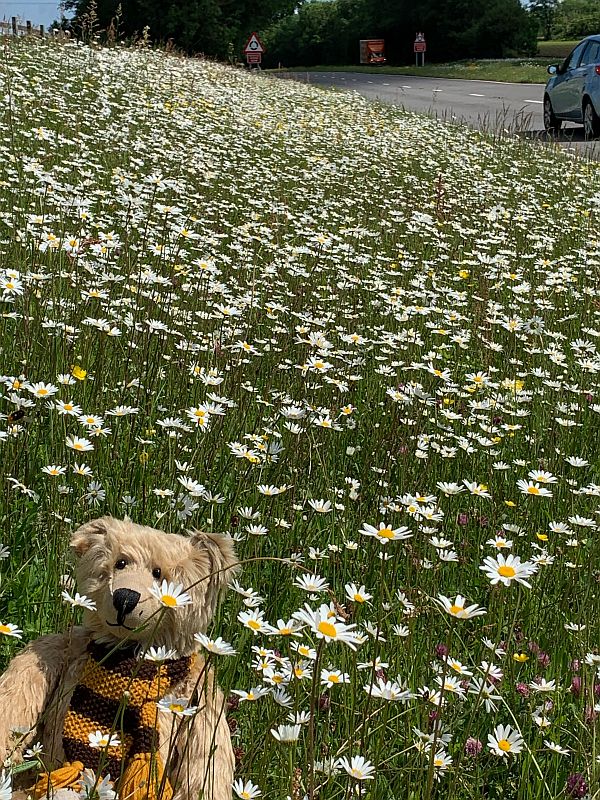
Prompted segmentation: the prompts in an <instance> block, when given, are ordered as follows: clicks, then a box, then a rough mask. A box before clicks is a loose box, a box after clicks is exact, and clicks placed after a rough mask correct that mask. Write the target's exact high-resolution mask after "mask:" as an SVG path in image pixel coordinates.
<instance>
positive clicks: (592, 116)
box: [544, 34, 600, 139]
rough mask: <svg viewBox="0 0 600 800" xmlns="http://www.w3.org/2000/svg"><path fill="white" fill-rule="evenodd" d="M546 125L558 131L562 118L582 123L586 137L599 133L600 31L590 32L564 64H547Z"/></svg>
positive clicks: (554, 132)
mask: <svg viewBox="0 0 600 800" xmlns="http://www.w3.org/2000/svg"><path fill="white" fill-rule="evenodd" d="M548 73H549V75H550V76H551V77H550V78H549V80H548V83H547V84H546V88H545V90H544V128H545V129H546V131H547V132H548V133H551V134H556V133H558V131H559V130H560V128H561V126H562V124H563V122H579V123H582V124H583V128H584V134H585V138H586V139H595V138H597V137H599V136H600V34H598V35H595V36H588V37H586V38H585V39H584V40H583V41H581V42H579V44H578V45H577V46H576V47H575V48H574V49H573V50H572V51H571V52H570V53H569V55H568V56H567V58H566V59H565V60H564V61H563V63H562V64H552V65H551V66H549V67H548Z"/></svg>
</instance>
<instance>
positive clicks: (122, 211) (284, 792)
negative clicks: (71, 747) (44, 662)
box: [0, 41, 600, 800]
mask: <svg viewBox="0 0 600 800" xmlns="http://www.w3.org/2000/svg"><path fill="white" fill-rule="evenodd" d="M0 91H1V94H2V97H3V102H2V104H1V105H0V124H1V125H2V128H3V130H5V131H8V132H9V135H7V136H5V137H3V138H2V139H1V140H0V155H1V158H0V251H1V255H2V261H1V272H0V299H1V310H2V313H1V314H0V348H1V352H2V373H3V375H2V379H1V380H2V388H3V392H2V397H1V398H0V410H1V412H2V415H1V419H0V448H1V454H2V459H1V461H0V516H1V519H2V530H3V534H2V536H3V545H4V547H3V549H2V551H1V553H2V560H1V566H0V576H1V583H0V609H1V614H2V616H1V618H0V620H1V622H2V627H1V628H0V644H1V646H2V652H1V657H2V660H3V661H4V662H6V660H7V659H8V658H10V656H11V654H12V653H13V652H14V651H15V648H17V647H21V646H22V642H21V641H19V638H18V637H19V636H22V639H23V641H27V640H31V639H33V638H35V637H36V636H38V635H39V634H40V633H44V632H48V631H52V630H56V629H62V628H64V627H65V626H66V625H68V624H69V623H70V622H72V621H73V613H76V612H73V611H72V609H71V608H70V607H68V608H67V607H65V606H62V605H61V601H60V592H61V587H62V586H64V583H65V580H67V581H68V578H67V579H65V578H64V577H63V576H65V575H66V576H69V575H71V574H72V562H71V560H70V558H69V556H68V553H67V550H68V548H67V543H68V539H69V534H70V532H71V531H72V530H73V528H74V527H75V526H77V525H79V524H80V523H82V522H84V521H86V520H89V519H91V518H94V517H97V516H99V515H102V514H106V513H111V514H114V515H117V516H120V517H122V516H124V515H130V516H131V517H132V518H133V519H134V520H135V521H137V522H144V523H146V524H149V525H154V526H156V527H160V528H162V529H164V530H170V531H183V530H185V529H189V528H191V527H198V528H202V529H207V530H215V531H228V532H230V533H231V534H232V535H233V536H234V537H235V540H236V546H237V549H238V553H239V556H240V558H241V559H242V561H243V562H245V566H244V569H243V571H242V573H241V575H240V578H239V580H240V583H239V585H238V586H237V587H236V588H235V590H234V591H232V592H230V594H229V595H228V598H227V599H226V601H225V605H224V606H223V609H222V611H221V612H220V614H219V618H218V619H217V620H216V622H215V625H214V626H213V628H212V635H214V637H216V636H222V637H223V638H224V639H226V640H227V641H228V642H231V643H232V644H233V646H234V647H235V650H236V651H237V653H236V655H235V656H233V657H225V656H219V655H215V656H214V657H213V663H214V666H215V669H216V671H217V675H218V680H219V682H220V683H221V685H222V686H223V687H224V688H225V691H226V692H228V693H229V692H231V691H232V690H236V691H237V694H232V695H231V703H230V714H231V728H232V730H233V731H234V743H235V746H236V752H237V757H238V775H239V776H240V778H242V779H243V780H244V781H250V782H251V785H252V786H256V787H257V788H256V789H254V788H245V789H244V790H243V791H240V792H238V796H240V797H245V798H248V797H255V796H258V794H260V793H261V792H262V796H263V797H264V798H268V800H271V798H272V799H273V800H280V798H285V797H286V796H288V795H289V796H290V797H292V798H294V800H298V798H303V797H304V796H305V795H307V794H308V795H310V796H311V797H317V795H318V797H319V799H320V800H348V799H349V798H354V797H359V796H360V795H361V792H362V791H363V790H364V792H365V797H366V798H368V800H390V798H408V799H409V800H438V799H439V800H442V798H452V800H472V798H474V797H480V796H481V795H482V790H484V793H485V796H486V797H487V798H489V799H490V800H500V798H501V799H502V800H548V798H561V800H566V798H568V797H574V796H579V797H582V796H583V794H585V793H586V792H587V793H588V794H589V796H597V793H598V791H600V781H599V777H600V776H599V771H600V763H599V761H598V756H599V755H600V750H599V744H598V743H599V741H600V727H599V721H598V720H599V713H600V707H599V706H598V705H597V704H598V691H599V690H598V685H599V683H600V680H599V676H598V666H599V664H600V656H599V655H598V648H599V642H600V622H599V620H600V613H599V611H600V603H599V600H598V580H599V577H600V575H599V571H598V565H599V563H600V538H599V536H598V525H599V518H598V512H599V510H600V501H599V497H600V459H599V451H598V437H597V431H598V419H599V413H600V347H599V342H600V309H599V307H598V299H597V298H598V265H599V264H600V240H599V237H598V203H597V193H598V166H597V165H596V164H589V163H586V162H578V161H577V160H575V159H573V158H570V157H568V156H566V155H564V154H562V153H561V152H560V151H555V150H553V149H551V148H540V147H536V146H534V145H533V144H531V143H528V142H525V141H520V140H518V141H517V140H512V139H511V140H508V139H507V140H505V139H502V138H489V137H486V136H485V135H483V134H481V133H478V132H476V131H472V130H469V129H467V128H463V127H460V126H453V125H445V124H444V123H442V122H440V121H436V120H432V119H429V118H428V117H418V116H417V115H415V114H411V113H407V112H403V111H401V110H399V109H395V108H392V107H387V106H383V105H376V104H368V103H367V102H366V101H365V100H364V99H363V98H361V97H358V96H353V95H347V94H341V93H339V92H327V91H324V90H321V89H315V88H313V87H311V86H307V85H304V84H301V83H295V82H292V81H279V80H273V79H272V78H269V77H268V76H261V75H256V74H252V75H250V74H246V73H244V72H242V71H241V70H231V69H228V68H225V67H222V66H220V65H218V64H214V63H210V62H202V61H200V60H197V59H193V60H192V59H190V60H186V59H183V58H176V57H170V56H167V55H165V54H164V53H160V52H154V51H146V50H144V49H136V50H126V49H121V48H115V49H111V50H102V49H98V48H94V49H92V48H88V47H86V46H84V45H77V44H76V43H68V44H64V45H60V44H57V43H54V42H38V41H31V42H26V41H10V42H7V43H5V46H4V50H3V53H2V57H1V61H0ZM417 123H418V124H417ZM251 559H263V560H253V561H251ZM269 559H278V560H269ZM149 580H150V575H149ZM251 587H252V588H251ZM306 605H308V607H309V608H310V609H312V611H314V612H315V613H314V614H311V613H308V612H307V610H306ZM172 613H174V614H176V613H177V610H176V609H174V610H172ZM248 613H250V614H251V616H248ZM252 614H253V616H252ZM319 614H320V615H321V616H320V617H319V616H318V615H319ZM307 615H308V616H307ZM311 619H312V623H311V622H310V620H311ZM307 620H308V622H307ZM315 620H317V621H315ZM318 620H320V621H318ZM9 625H14V626H15V627H16V628H17V630H16V631H15V630H14V629H11V628H10V627H9ZM344 626H349V628H347V629H346V628H345V627H344ZM19 631H21V632H22V633H19ZM215 649H217V650H218V648H215ZM250 690H252V691H250ZM283 725H287V726H293V727H291V729H288V730H286V729H283V728H281V727H280V726H283ZM501 726H502V727H501ZM272 731H275V732H276V734H277V735H278V737H279V739H282V738H283V739H284V740H285V739H287V740H288V741H287V742H286V741H283V742H280V741H279V740H278V739H277V738H276V736H274V735H273V733H272ZM352 758H354V759H364V761H360V760H355V761H353V762H351V761H350V759H352ZM574 787H575V789H576V790H577V791H578V792H580V794H578V795H575V794H573V791H574ZM567 790H568V791H567ZM244 792H245V794H244Z"/></svg>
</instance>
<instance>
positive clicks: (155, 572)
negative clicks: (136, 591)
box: [152, 567, 162, 581]
mask: <svg viewBox="0 0 600 800" xmlns="http://www.w3.org/2000/svg"><path fill="white" fill-rule="evenodd" d="M161 575H162V571H161V568H160V567H154V569H153V570H152V577H153V578H156V580H157V581H159V580H160V576H161Z"/></svg>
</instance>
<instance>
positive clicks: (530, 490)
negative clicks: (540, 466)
mask: <svg viewBox="0 0 600 800" xmlns="http://www.w3.org/2000/svg"><path fill="white" fill-rule="evenodd" d="M527 492H528V493H529V494H539V493H540V490H539V489H538V487H537V486H528V487H527Z"/></svg>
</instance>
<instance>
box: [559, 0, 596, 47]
mask: <svg viewBox="0 0 600 800" xmlns="http://www.w3.org/2000/svg"><path fill="white" fill-rule="evenodd" d="M598 31H600V3H599V2H598V0H562V2H561V3H560V4H559V6H558V8H557V10H556V17H555V30H554V33H555V35H556V37H557V38H559V39H580V38H581V37H582V36H589V35H590V34H591V33H598Z"/></svg>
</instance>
